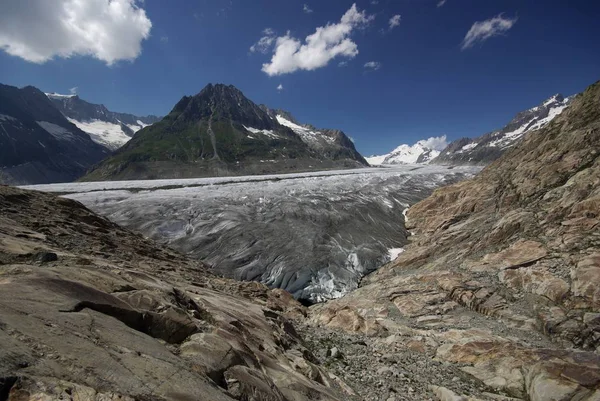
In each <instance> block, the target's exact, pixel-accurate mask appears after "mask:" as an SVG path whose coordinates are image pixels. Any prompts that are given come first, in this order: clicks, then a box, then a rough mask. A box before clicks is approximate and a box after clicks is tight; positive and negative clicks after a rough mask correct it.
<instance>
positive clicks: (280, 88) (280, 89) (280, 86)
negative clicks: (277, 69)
mask: <svg viewBox="0 0 600 401" xmlns="http://www.w3.org/2000/svg"><path fill="white" fill-rule="evenodd" d="M277 90H278V91H279V92H281V91H282V90H283V85H282V84H279V85H278V86H277Z"/></svg>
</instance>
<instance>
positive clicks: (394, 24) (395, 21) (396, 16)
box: [389, 14, 402, 29]
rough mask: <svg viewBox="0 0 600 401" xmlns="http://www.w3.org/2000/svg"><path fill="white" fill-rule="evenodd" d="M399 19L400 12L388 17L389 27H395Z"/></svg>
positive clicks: (400, 17) (398, 23)
mask: <svg viewBox="0 0 600 401" xmlns="http://www.w3.org/2000/svg"><path fill="white" fill-rule="evenodd" d="M401 19H402V16H401V15H400V14H396V15H394V16H393V17H392V18H390V21H389V24H390V29H394V28H395V27H397V26H398V25H400V20H401Z"/></svg>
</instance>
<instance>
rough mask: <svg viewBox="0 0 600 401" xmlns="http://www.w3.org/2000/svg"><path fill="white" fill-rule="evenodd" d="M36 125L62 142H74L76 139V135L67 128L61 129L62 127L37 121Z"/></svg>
mask: <svg viewBox="0 0 600 401" xmlns="http://www.w3.org/2000/svg"><path fill="white" fill-rule="evenodd" d="M36 123H37V124H38V125H39V126H40V127H42V128H43V129H45V130H46V132H48V133H49V134H50V135H52V136H53V137H55V138H56V139H59V140H61V141H65V140H66V141H72V140H74V139H76V138H75V135H73V133H72V132H71V131H69V130H68V129H66V128H65V127H61V126H60V125H56V124H53V123H50V122H48V121H36Z"/></svg>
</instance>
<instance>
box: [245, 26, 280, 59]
mask: <svg viewBox="0 0 600 401" xmlns="http://www.w3.org/2000/svg"><path fill="white" fill-rule="evenodd" d="M262 33H263V36H262V37H261V38H260V39H259V40H258V42H256V43H255V44H253V45H252V46H250V51H251V52H252V53H255V52H259V53H262V54H267V53H268V52H269V50H270V49H271V47H272V46H273V43H274V42H275V39H277V38H276V36H275V31H274V30H272V29H271V28H265V29H264V30H263V31H262Z"/></svg>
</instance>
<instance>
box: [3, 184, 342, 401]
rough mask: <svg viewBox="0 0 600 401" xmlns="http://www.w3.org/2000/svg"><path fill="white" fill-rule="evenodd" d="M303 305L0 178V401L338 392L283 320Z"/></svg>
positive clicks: (333, 396)
mask: <svg viewBox="0 0 600 401" xmlns="http://www.w3.org/2000/svg"><path fill="white" fill-rule="evenodd" d="M40 255H41V256H40ZM48 255H52V256H51V257H49V256H48ZM305 313H306V311H305V308H304V307H303V306H301V305H300V304H299V303H297V302H296V301H295V300H294V299H293V298H292V297H291V295H289V294H288V293H285V292H283V291H281V290H269V289H268V288H267V287H265V286H264V285H262V284H259V283H253V282H247V283H242V282H235V281H232V280H228V279H223V278H218V277H214V276H212V275H210V274H208V273H207V272H206V269H205V266H203V265H202V264H201V263H199V262H195V261H192V260H190V259H187V258H184V257H183V256H180V255H179V254H177V253H175V252H172V251H170V250H169V249H165V248H159V247H157V246H156V245H155V244H154V243H153V242H152V241H149V240H146V239H144V238H143V237H141V236H140V235H138V234H134V233H132V232H130V231H127V230H124V229H122V228H120V227H119V226H117V225H116V224H114V223H111V222H109V221H108V220H105V219H103V218H101V217H99V216H97V215H95V214H93V213H92V212H90V211H89V210H87V209H86V208H85V207H83V206H82V205H81V204H80V203H78V202H75V201H72V200H68V199H62V198H58V197H55V196H53V195H49V194H44V193H41V192H32V191H24V190H19V189H15V188H11V187H5V186H0V344H2V346H1V347H0V392H1V395H2V399H3V400H4V399H8V400H52V399H57V400H58V399H72V400H75V399H76V400H192V399H194V400H215V401H216V400H232V399H237V400H339V399H343V398H344V397H345V394H346V393H345V391H344V390H342V387H341V386H342V385H344V384H343V383H342V382H339V384H338V382H337V381H335V380H333V379H332V378H331V377H330V376H329V373H328V372H327V371H326V370H325V369H324V368H323V367H322V366H321V365H320V364H319V363H318V361H317V359H316V358H314V356H313V355H312V354H311V353H310V351H309V350H308V349H307V348H306V346H305V343H304V340H303V339H302V338H301V337H300V335H299V334H298V333H297V332H296V330H295V328H294V325H293V324H292V322H291V320H290V318H293V317H302V316H303V315H304V314H305Z"/></svg>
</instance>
